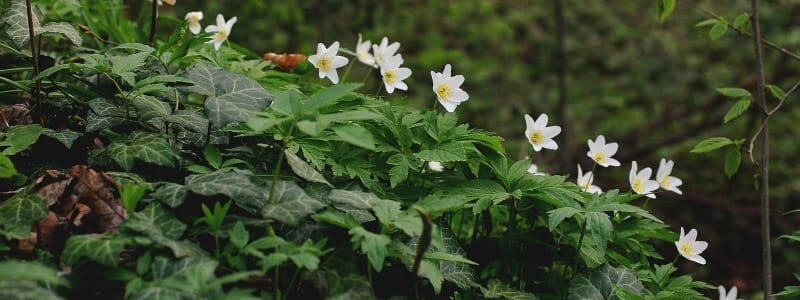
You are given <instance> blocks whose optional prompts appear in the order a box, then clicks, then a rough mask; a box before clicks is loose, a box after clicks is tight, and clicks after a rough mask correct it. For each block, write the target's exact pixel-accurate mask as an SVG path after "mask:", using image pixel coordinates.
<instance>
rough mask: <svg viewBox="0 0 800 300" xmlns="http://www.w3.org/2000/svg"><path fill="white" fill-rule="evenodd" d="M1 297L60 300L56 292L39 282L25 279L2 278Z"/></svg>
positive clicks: (24, 299) (28, 299) (21, 299)
mask: <svg viewBox="0 0 800 300" xmlns="http://www.w3.org/2000/svg"><path fill="white" fill-rule="evenodd" d="M0 299H13V300H60V299H63V298H61V297H60V296H59V295H57V294H56V293H55V292H53V291H52V290H50V289H47V288H45V287H42V286H39V285H38V284H36V283H34V282H30V281H24V280H0Z"/></svg>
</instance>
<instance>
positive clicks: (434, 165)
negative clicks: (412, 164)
mask: <svg viewBox="0 0 800 300" xmlns="http://www.w3.org/2000/svg"><path fill="white" fill-rule="evenodd" d="M428 169H430V170H431V171H434V172H441V171H444V166H443V165H442V163H440V162H438V161H429V162H428Z"/></svg>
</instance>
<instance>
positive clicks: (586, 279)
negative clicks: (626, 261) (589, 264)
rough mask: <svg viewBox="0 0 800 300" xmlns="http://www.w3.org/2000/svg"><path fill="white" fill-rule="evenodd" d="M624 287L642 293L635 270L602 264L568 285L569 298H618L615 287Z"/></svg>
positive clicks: (611, 299) (610, 299) (607, 299)
mask: <svg viewBox="0 0 800 300" xmlns="http://www.w3.org/2000/svg"><path fill="white" fill-rule="evenodd" d="M620 288H621V289H625V290H628V291H631V292H634V293H635V294H637V295H642V293H643V292H644V286H643V285H642V283H641V282H640V281H639V279H638V278H637V277H636V271H633V270H631V269H626V268H623V267H620V268H614V267H611V266H609V265H603V266H601V267H599V268H597V269H594V270H591V271H590V272H588V273H585V274H580V275H579V276H578V277H576V278H575V279H573V280H572V282H570V285H569V297H568V298H569V299H576V300H577V299H605V300H616V299H619V298H618V297H617V294H616V293H615V292H614V290H615V289H620Z"/></svg>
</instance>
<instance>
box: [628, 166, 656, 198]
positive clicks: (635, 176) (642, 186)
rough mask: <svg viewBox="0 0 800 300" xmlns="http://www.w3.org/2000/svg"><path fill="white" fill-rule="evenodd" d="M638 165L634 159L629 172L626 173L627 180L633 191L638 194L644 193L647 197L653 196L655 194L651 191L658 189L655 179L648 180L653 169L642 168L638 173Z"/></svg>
mask: <svg viewBox="0 0 800 300" xmlns="http://www.w3.org/2000/svg"><path fill="white" fill-rule="evenodd" d="M637 169H638V166H637V164H636V161H633V162H632V163H631V173H630V174H629V175H628V180H629V181H630V183H631V189H633V192H635V193H637V194H639V195H645V196H647V197H648V198H655V197H656V195H655V194H653V191H655V190H656V189H658V182H656V181H655V180H650V175H653V170H651V169H650V168H644V169H642V170H641V171H639V172H638V173H637V172H636V170H637Z"/></svg>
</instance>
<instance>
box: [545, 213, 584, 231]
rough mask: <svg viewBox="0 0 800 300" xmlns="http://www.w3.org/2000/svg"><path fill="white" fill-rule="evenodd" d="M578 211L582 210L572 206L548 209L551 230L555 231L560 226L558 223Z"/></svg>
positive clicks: (548, 223)
mask: <svg viewBox="0 0 800 300" xmlns="http://www.w3.org/2000/svg"><path fill="white" fill-rule="evenodd" d="M578 212H580V211H579V210H577V209H575V208H572V207H562V208H556V209H554V210H551V211H548V212H547V214H548V215H549V219H548V222H547V226H548V227H549V228H550V231H554V230H556V228H557V227H558V224H561V222H563V221H564V220H565V219H567V218H571V217H572V216H573V215H575V214H577V213H578Z"/></svg>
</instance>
